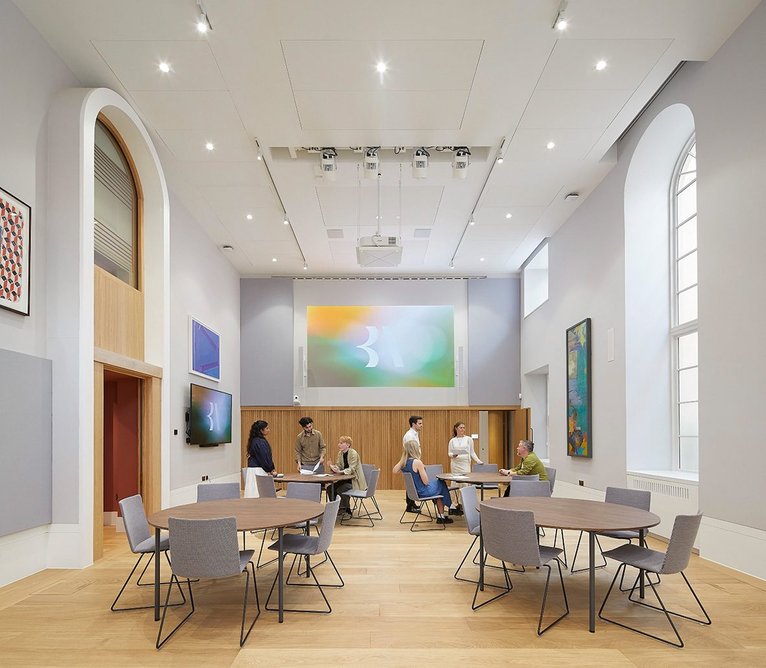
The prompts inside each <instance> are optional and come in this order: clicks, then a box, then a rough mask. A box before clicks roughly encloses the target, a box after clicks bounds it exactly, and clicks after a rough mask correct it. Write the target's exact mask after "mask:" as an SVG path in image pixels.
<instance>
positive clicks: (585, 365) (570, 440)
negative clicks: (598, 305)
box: [566, 318, 593, 458]
mask: <svg viewBox="0 0 766 668" xmlns="http://www.w3.org/2000/svg"><path fill="white" fill-rule="evenodd" d="M566 342H567V343H566V346H567V367H566V368H567V456H569V457H586V458H592V457H593V432H592V418H593V411H592V377H591V322H590V318H585V319H584V320H581V321H580V322H578V323H577V324H576V325H572V326H571V327H569V328H568V329H567V332H566Z"/></svg>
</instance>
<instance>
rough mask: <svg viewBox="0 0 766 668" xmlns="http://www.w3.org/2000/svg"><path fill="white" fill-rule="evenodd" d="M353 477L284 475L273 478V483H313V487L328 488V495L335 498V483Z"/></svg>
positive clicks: (332, 474)
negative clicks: (327, 486) (326, 486)
mask: <svg viewBox="0 0 766 668" xmlns="http://www.w3.org/2000/svg"><path fill="white" fill-rule="evenodd" d="M353 479H354V476H352V475H351V474H348V475H346V474H345V473H312V474H311V475H309V474H307V473H285V474H284V475H281V476H277V477H275V478H274V482H275V483H279V482H283V483H288V482H302V483H314V484H315V485H322V488H324V486H325V485H329V486H330V494H331V496H332V498H333V499H334V498H335V483H336V482H343V481H344V480H353Z"/></svg>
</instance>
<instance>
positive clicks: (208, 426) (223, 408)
mask: <svg viewBox="0 0 766 668" xmlns="http://www.w3.org/2000/svg"><path fill="white" fill-rule="evenodd" d="M190 406H191V408H190V410H189V443H191V444H192V445H220V444H221V443H231V395H230V394H227V393H226V392H219V391H218V390H213V389H211V388H209V387H203V386H202V385H195V384H194V383H192V384H191V403H190Z"/></svg>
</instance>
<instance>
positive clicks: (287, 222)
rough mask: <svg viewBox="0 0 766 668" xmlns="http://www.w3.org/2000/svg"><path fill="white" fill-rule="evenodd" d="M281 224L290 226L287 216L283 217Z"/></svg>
mask: <svg viewBox="0 0 766 668" xmlns="http://www.w3.org/2000/svg"><path fill="white" fill-rule="evenodd" d="M282 224H283V225H289V224H290V219H289V218H288V217H287V216H285V219H284V220H283V221H282Z"/></svg>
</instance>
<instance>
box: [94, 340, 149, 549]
mask: <svg viewBox="0 0 766 668" xmlns="http://www.w3.org/2000/svg"><path fill="white" fill-rule="evenodd" d="M105 370H109V371H115V372H116V373H120V374H122V375H125V376H132V377H133V378H138V379H139V380H141V409H140V410H141V415H140V418H139V419H140V426H141V438H140V448H141V471H140V474H141V490H140V493H141V495H142V497H143V499H144V508H146V512H147V514H148V513H152V512H155V511H157V510H160V506H161V494H162V487H161V478H162V476H161V461H162V459H161V454H162V451H161V448H162V438H161V437H162V422H161V411H162V369H161V368H160V367H158V366H154V365H153V364H147V363H146V362H141V361H139V360H135V359H131V358H129V357H125V356H123V355H119V354H117V353H113V352H111V351H108V350H104V349H102V348H97V349H96V350H95V353H94V356H93V421H94V433H93V560H94V561H96V560H97V559H100V558H101V557H102V556H103V552H104V371H105Z"/></svg>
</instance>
